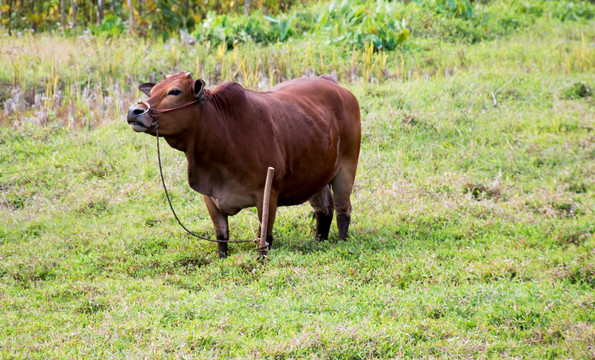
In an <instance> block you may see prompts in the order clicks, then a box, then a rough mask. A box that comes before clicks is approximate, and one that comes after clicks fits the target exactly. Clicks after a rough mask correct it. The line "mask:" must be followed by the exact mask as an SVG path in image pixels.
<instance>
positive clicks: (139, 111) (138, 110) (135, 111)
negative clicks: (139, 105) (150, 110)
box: [132, 109, 145, 115]
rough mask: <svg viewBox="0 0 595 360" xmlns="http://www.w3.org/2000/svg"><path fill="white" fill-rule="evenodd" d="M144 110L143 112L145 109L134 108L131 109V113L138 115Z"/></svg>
mask: <svg viewBox="0 0 595 360" xmlns="http://www.w3.org/2000/svg"><path fill="white" fill-rule="evenodd" d="M144 112H145V110H143V109H134V110H132V113H133V114H134V115H140V114H142V113H144Z"/></svg>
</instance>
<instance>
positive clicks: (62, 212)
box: [0, 21, 595, 359]
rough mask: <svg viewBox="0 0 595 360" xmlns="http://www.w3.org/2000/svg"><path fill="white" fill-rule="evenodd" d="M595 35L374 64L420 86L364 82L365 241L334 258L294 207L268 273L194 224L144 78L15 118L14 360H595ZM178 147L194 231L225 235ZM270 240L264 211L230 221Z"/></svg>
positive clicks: (0, 300)
mask: <svg viewBox="0 0 595 360" xmlns="http://www.w3.org/2000/svg"><path fill="white" fill-rule="evenodd" d="M593 25H594V22H593V21H590V22H578V23H572V22H570V23H557V22H556V23H541V24H537V25H536V26H533V27H530V28H529V29H527V30H526V31H523V32H520V33H518V34H511V35H510V36H506V37H504V38H500V39H495V40H489V41H483V42H478V43H476V44H472V45H469V44H456V43H450V44H442V45H440V46H435V47H432V48H431V49H425V50H423V51H420V52H412V53H404V55H403V54H399V53H390V54H376V55H374V56H386V57H388V59H387V64H389V66H393V65H394V66H395V67H396V66H400V65H399V64H403V63H405V64H407V66H406V67H405V69H411V71H409V72H408V73H409V75H408V76H406V77H404V76H400V77H399V76H395V77H394V78H392V79H391V78H390V77H387V78H386V79H384V80H383V81H380V82H379V83H374V82H369V81H366V80H369V78H368V79H366V78H365V77H364V76H361V75H362V73H361V72H360V73H358V74H359V75H360V76H359V77H356V78H354V82H353V83H349V82H347V81H345V82H344V83H345V86H346V87H348V88H349V89H350V90H351V91H353V93H354V94H355V95H356V96H357V97H358V99H359V100H360V105H361V109H362V115H363V117H362V120H363V124H362V126H363V148H362V153H361V165H360V168H359V173H358V177H357V180H356V186H355V190H354V193H353V196H352V201H353V208H354V209H353V214H352V221H353V225H352V231H351V237H350V239H349V240H348V241H346V242H340V243H338V242H337V241H336V237H337V231H336V228H335V227H333V230H332V233H331V241H329V242H316V241H314V240H313V235H314V234H313V232H314V222H313V220H312V217H311V216H312V214H311V210H310V208H309V206H307V205H303V206H298V207H292V208H282V209H281V210H280V212H279V214H278V217H277V221H276V224H275V236H276V242H275V245H276V248H274V249H273V251H272V252H271V254H270V255H271V257H270V260H269V261H268V262H267V263H266V264H265V265H262V264H261V263H259V262H258V261H257V256H256V253H255V252H254V251H253V246H251V245H237V246H230V248H231V254H230V256H229V257H228V258H227V259H224V260H219V259H218V258H217V257H216V251H215V247H214V246H213V245H211V244H206V243H202V242H197V241H196V240H194V239H192V238H190V237H189V236H187V235H186V234H185V233H184V232H183V230H182V229H180V228H179V227H178V225H177V223H175V220H174V219H173V218H172V216H171V214H170V212H169V210H168V208H167V204H166V202H165V198H164V195H163V192H162V190H161V188H160V183H159V179H158V176H159V175H158V172H157V171H158V170H157V163H156V148H155V142H154V138H152V137H149V136H145V135H138V134H135V133H133V132H132V131H131V130H130V129H129V128H128V127H127V125H126V124H125V122H124V117H123V110H124V109H125V107H124V106H125V105H126V104H127V103H128V102H129V101H132V100H133V99H134V96H136V95H137V94H136V93H135V92H134V90H129V89H130V87H128V88H127V87H126V85H127V84H126V81H127V80H126V79H125V78H116V80H114V81H115V83H118V82H120V83H121V85H120V87H118V86H116V87H113V86H112V87H107V90H105V93H104V98H102V99H101V100H100V101H96V102H95V103H91V102H86V101H87V100H86V99H91V98H92V99H95V100H97V99H98V97H97V96H95V97H93V96H91V95H89V94H87V97H85V96H83V94H79V100H77V101H79V102H80V104H77V101H73V102H72V103H71V104H72V106H73V109H74V110H72V111H70V112H68V111H64V112H60V111H61V110H60V108H59V107H56V108H52V106H53V105H51V104H50V105H48V106H47V108H48V109H50V113H51V114H52V115H51V116H46V117H45V118H43V119H45V120H44V121H39V119H41V117H40V115H39V114H38V113H36V112H34V111H33V110H26V111H25V110H23V112H21V113H18V112H13V113H12V114H10V115H8V114H7V113H6V112H5V113H4V114H3V116H4V117H3V123H4V125H3V126H1V127H0V191H1V193H0V309H1V310H0V358H3V359H9V358H26V359H32V358H44V359H47V358H97V359H105V358H172V359H173V358H175V359H180V358H275V359H285V358H311V359H317V358H341V359H362V358H493V359H501V358H533V359H541V358H561V359H570V358H572V359H592V358H594V357H595V311H594V309H595V291H594V287H595V258H594V255H595V251H594V246H595V240H594V237H593V233H594V232H595V217H594V213H593V209H594V208H595V196H594V194H595V193H594V188H595V162H594V158H595V135H594V133H593V130H594V127H595V103H594V98H593V96H592V95H591V92H592V89H593V88H594V87H595V72H594V71H593V70H594V64H595V50H594V48H593V43H594V41H595V26H593ZM544 29H546V31H544ZM2 41H4V44H7V43H6V41H7V40H5V39H4V40H2ZM11 41H12V43H11V45H13V46H15V47H18V48H19V49H20V50H19V51H22V52H21V54H22V53H27V52H31V53H34V52H35V46H39V45H35V44H39V43H38V42H36V40H32V41H23V40H18V39H14V38H13V39H12V40H11ZM63 41H64V43H67V41H66V40H63ZM122 41H123V42H126V41H127V40H122ZM64 46H67V45H64ZM68 46H73V45H68ZM114 46H116V47H117V46H122V47H123V46H124V45H122V44H119V45H118V44H115V45H114ZM5 49H6V47H5ZM2 56H3V57H4V58H3V60H2V62H3V64H2V67H3V68H2V70H1V71H2V73H3V74H7V73H9V72H12V74H21V75H20V76H23V77H27V76H37V75H36V74H38V73H39V74H41V73H44V72H43V70H40V69H38V68H36V67H33V69H38V70H32V71H33V72H31V73H29V74H28V73H27V71H20V72H15V69H14V66H16V65H14V64H12V65H10V66H9V65H8V59H12V58H11V56H14V54H12V55H11V53H9V52H8V51H6V52H3V55H2ZM226 56H227V55H226ZM229 56H233V55H229ZM401 56H405V60H402V58H401ZM23 59H24V58H23ZM31 59H34V57H31ZM5 60H6V62H5ZM84 61H87V60H85V59H83V58H82V55H81V60H80V62H84ZM75 63H77V61H73V64H75ZM180 64H181V65H184V64H185V63H184V62H183V61H182V62H181V63H180ZM180 64H170V65H168V66H171V67H166V68H168V69H171V70H172V71H173V70H174V69H176V67H177V66H180ZM189 64H194V58H192V59H190V60H189ZM391 64H393V65H391ZM5 65H6V66H5ZM39 66H42V65H39ZM73 66H74V65H73ZM114 66H115V65H114ZM164 66H165V65H164ZM190 66H192V65H190ZM358 66H359V65H358ZM361 66H365V63H362V65H361ZM188 70H190V71H195V68H191V69H188ZM57 71H64V69H58V70H57ZM143 71H144V70H143ZM149 71H150V69H149ZM132 73H133V71H131V74H132ZM129 75H130V74H129ZM72 76H73V77H76V76H81V75H80V74H79V75H76V74H75V75H72ZM131 76H132V75H131ZM9 77H10V76H5V78H9ZM98 78H99V77H98ZM142 80H144V79H138V81H139V82H141V81H142ZM212 80H213V81H214V79H212ZM45 81H46V82H45V83H44V84H43V85H42V86H41V87H42V88H47V86H50V87H49V88H47V89H49V91H50V92H51V91H52V89H51V84H52V81H55V82H58V81H59V80H57V79H56V78H52V77H51V76H48V77H46V78H45ZM255 83H256V82H255ZM48 84H49V85H48ZM102 86H106V84H103V85H102ZM95 88H100V85H97V84H89V89H95ZM119 88H121V89H122V90H121V92H118V91H119V90H118V91H116V90H114V89H119ZM76 94H77V93H76V91H75V90H72V93H71V97H74V98H76V96H77V95H76ZM12 99H13V100H14V98H12ZM106 99H107V100H106ZM109 99H111V100H109ZM75 100H76V99H75ZM108 100H109V101H108ZM64 101H65V102H67V101H70V100H64ZM101 101H103V102H101ZM110 101H111V102H110ZM117 102H121V104H120V105H119V106H117V107H116V108H115V109H114V107H113V104H114V103H117ZM98 104H99V105H98ZM101 104H104V105H105V104H108V105H109V104H111V107H109V108H106V109H101V108H97V107H101V106H102V105H101ZM108 105H105V106H108ZM76 106H80V108H76ZM96 106H97V107H96ZM126 106H127V105H126ZM53 109H58V110H56V111H55V112H53V113H52V112H51V111H54V110H53ZM85 109H87V110H85ZM40 111H41V110H40ZM85 111H87V113H89V112H92V113H93V114H95V115H93V116H96V117H97V118H95V117H91V118H89V119H90V120H84V121H79V120H80V119H79V118H78V117H77V115H76V114H79V115H80V114H83V113H85ZM44 116H45V115H44ZM60 116H72V117H73V118H72V121H69V120H67V119H64V118H61V117H60ZM80 116H84V115H80ZM54 117H55V118H54ZM94 119H95V120H94ZM97 119H100V120H97ZM40 123H42V124H41V125H40ZM163 151H164V162H165V164H166V165H165V171H166V178H167V181H168V183H169V184H170V188H171V192H172V193H173V201H174V203H175V206H176V207H177V209H178V211H179V213H180V215H181V217H182V218H183V219H184V221H185V222H186V223H188V224H189V226H190V227H191V228H192V229H195V230H197V231H199V232H203V233H205V234H207V233H208V234H212V233H213V230H212V225H211V222H210V220H209V219H208V215H207V212H206V208H205V206H204V204H203V203H202V199H201V196H200V195H199V194H197V193H193V192H192V191H191V190H189V189H188V187H187V185H186V183H185V181H186V173H185V159H184V157H183V155H182V154H181V153H177V152H175V151H174V150H172V149H169V148H166V149H164V150H163ZM256 228H257V219H256V213H255V210H245V211H243V212H241V213H240V214H238V215H237V216H236V217H234V218H233V219H232V220H231V236H232V237H233V238H248V239H251V238H254V237H255V236H256V234H255V229H256Z"/></svg>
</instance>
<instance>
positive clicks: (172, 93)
mask: <svg viewBox="0 0 595 360" xmlns="http://www.w3.org/2000/svg"><path fill="white" fill-rule="evenodd" d="M181 93H182V92H181V91H180V90H178V89H173V90H170V91H169V92H168V93H167V95H180V94H181Z"/></svg>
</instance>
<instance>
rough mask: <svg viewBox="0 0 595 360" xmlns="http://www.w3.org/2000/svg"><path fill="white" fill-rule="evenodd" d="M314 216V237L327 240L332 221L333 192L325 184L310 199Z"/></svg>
mask: <svg viewBox="0 0 595 360" xmlns="http://www.w3.org/2000/svg"><path fill="white" fill-rule="evenodd" d="M308 201H309V202H310V205H312V207H313V208H314V216H315V217H316V239H318V240H328V233H329V230H330V229H331V222H332V221H333V206H334V204H333V194H332V193H331V188H330V187H329V186H325V187H324V188H323V189H322V191H320V192H319V193H318V194H316V195H314V196H313V197H312V198H311V199H310V200H308Z"/></svg>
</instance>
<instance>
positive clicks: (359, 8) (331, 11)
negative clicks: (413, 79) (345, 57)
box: [318, 0, 409, 50]
mask: <svg viewBox="0 0 595 360" xmlns="http://www.w3.org/2000/svg"><path fill="white" fill-rule="evenodd" d="M398 8H399V5H398V4H397V3H396V2H386V1H376V3H375V4H374V3H373V2H370V1H368V2H366V1H360V0H343V1H342V2H341V3H340V4H339V2H338V1H337V0H335V1H333V2H332V3H331V4H330V5H329V8H328V10H326V11H325V12H323V13H322V14H321V15H320V16H319V18H318V23H319V24H320V27H321V29H322V31H323V32H324V33H326V34H328V35H329V39H330V41H331V42H348V43H355V44H358V45H359V46H361V47H362V48H363V47H365V46H367V45H368V44H370V43H371V44H372V45H373V48H374V50H394V49H395V48H396V47H398V46H399V45H401V44H402V43H403V42H405V41H406V40H407V39H408V37H409V29H408V28H407V23H406V21H405V19H404V18H403V17H402V16H400V14H399V11H398V10H397V9H398Z"/></svg>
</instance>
